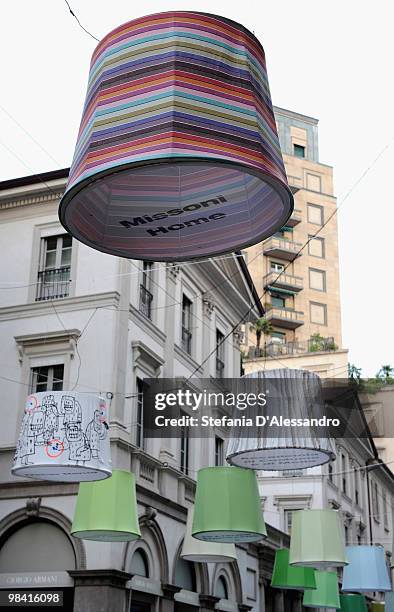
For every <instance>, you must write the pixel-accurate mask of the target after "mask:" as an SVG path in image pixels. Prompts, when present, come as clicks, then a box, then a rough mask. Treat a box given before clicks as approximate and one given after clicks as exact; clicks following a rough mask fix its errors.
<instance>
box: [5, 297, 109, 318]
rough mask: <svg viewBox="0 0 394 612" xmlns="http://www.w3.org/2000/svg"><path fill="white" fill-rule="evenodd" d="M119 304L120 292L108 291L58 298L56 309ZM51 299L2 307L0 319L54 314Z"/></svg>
mask: <svg viewBox="0 0 394 612" xmlns="http://www.w3.org/2000/svg"><path fill="white" fill-rule="evenodd" d="M118 305H119V293H118V292H117V291H108V292H106V293H96V294H93V295H81V296H78V297H69V298H63V299H59V300H56V310H57V311H58V312H60V313H61V312H70V311H75V310H91V309H94V308H103V307H105V306H112V307H113V308H114V311H115V309H116V308H117V307H118ZM53 312H54V311H53V306H52V301H51V300H43V301H39V302H28V303H26V304H16V305H15V306H5V307H3V308H0V321H10V320H12V319H24V318H26V317H36V316H39V315H46V314H48V313H51V314H53Z"/></svg>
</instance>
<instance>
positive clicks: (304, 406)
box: [227, 368, 335, 471]
mask: <svg viewBox="0 0 394 612" xmlns="http://www.w3.org/2000/svg"><path fill="white" fill-rule="evenodd" d="M243 379H251V380H255V379H257V380H256V389H254V391H255V392H256V393H257V391H258V390H257V387H258V389H259V390H260V389H261V390H262V391H263V392H266V391H267V388H268V390H269V396H267V397H268V400H267V403H266V405H265V406H264V408H261V407H259V406H258V405H256V406H254V407H249V408H248V416H249V417H251V418H252V419H253V422H256V417H257V415H258V414H264V416H265V417H267V420H268V422H269V423H270V422H271V419H272V417H274V416H276V417H277V416H278V415H280V416H281V417H283V418H284V419H297V420H302V422H305V419H308V420H310V419H312V418H313V419H318V420H319V419H322V418H323V417H324V416H325V410H324V402H323V397H322V389H321V382H320V378H319V377H318V376H317V375H316V374H314V373H313V372H309V371H306V370H293V369H289V368H278V369H274V370H260V371H257V372H252V373H250V374H247V375H246V376H244V377H243ZM315 422H317V421H315ZM320 430H321V428H320V427H319V426H318V425H316V426H314V425H313V426H299V427H293V428H292V427H289V428H286V430H283V431H284V433H283V435H282V434H281V433H280V432H279V433H278V435H277V436H276V437H269V435H267V428H265V427H248V428H246V427H234V428H232V430H231V433H230V439H229V444H228V449H227V461H228V462H229V463H231V464H232V465H238V466H239V467H245V468H252V469H255V470H274V471H281V470H289V469H291V470H296V469H300V470H301V469H305V468H310V467H313V466H317V465H321V464H323V463H327V462H328V461H331V460H333V459H335V454H334V452H333V446H332V442H331V440H330V438H329V437H328V436H326V437H321V432H320Z"/></svg>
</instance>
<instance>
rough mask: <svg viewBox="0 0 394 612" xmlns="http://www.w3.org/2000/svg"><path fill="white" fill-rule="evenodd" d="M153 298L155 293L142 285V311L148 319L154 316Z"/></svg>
mask: <svg viewBox="0 0 394 612" xmlns="http://www.w3.org/2000/svg"><path fill="white" fill-rule="evenodd" d="M152 300H153V295H152V294H151V292H150V291H148V289H147V288H146V287H145V285H140V308H139V309H140V312H142V314H144V315H145V316H146V317H147V318H148V319H151V318H152Z"/></svg>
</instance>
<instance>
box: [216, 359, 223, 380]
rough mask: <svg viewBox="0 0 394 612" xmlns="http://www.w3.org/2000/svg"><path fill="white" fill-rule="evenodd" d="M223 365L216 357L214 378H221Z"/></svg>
mask: <svg viewBox="0 0 394 612" xmlns="http://www.w3.org/2000/svg"><path fill="white" fill-rule="evenodd" d="M224 365H225V364H224V361H222V360H221V359H219V357H216V378H223V374H224Z"/></svg>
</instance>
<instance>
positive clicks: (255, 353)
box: [248, 336, 338, 359]
mask: <svg viewBox="0 0 394 612" xmlns="http://www.w3.org/2000/svg"><path fill="white" fill-rule="evenodd" d="M337 349H338V347H337V345H336V344H335V341H334V338H333V337H331V336H330V337H328V338H322V339H319V341H318V342H317V341H316V339H313V338H311V339H309V340H304V341H300V340H295V341H294V342H274V341H273V340H270V341H269V342H267V343H266V344H265V346H262V347H260V348H257V347H255V346H251V347H249V351H248V357H249V359H254V358H256V357H257V358H258V357H279V356H282V357H286V356H290V357H291V356H292V355H305V354H307V353H316V352H320V351H322V352H327V353H328V352H332V351H336V350H337Z"/></svg>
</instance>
